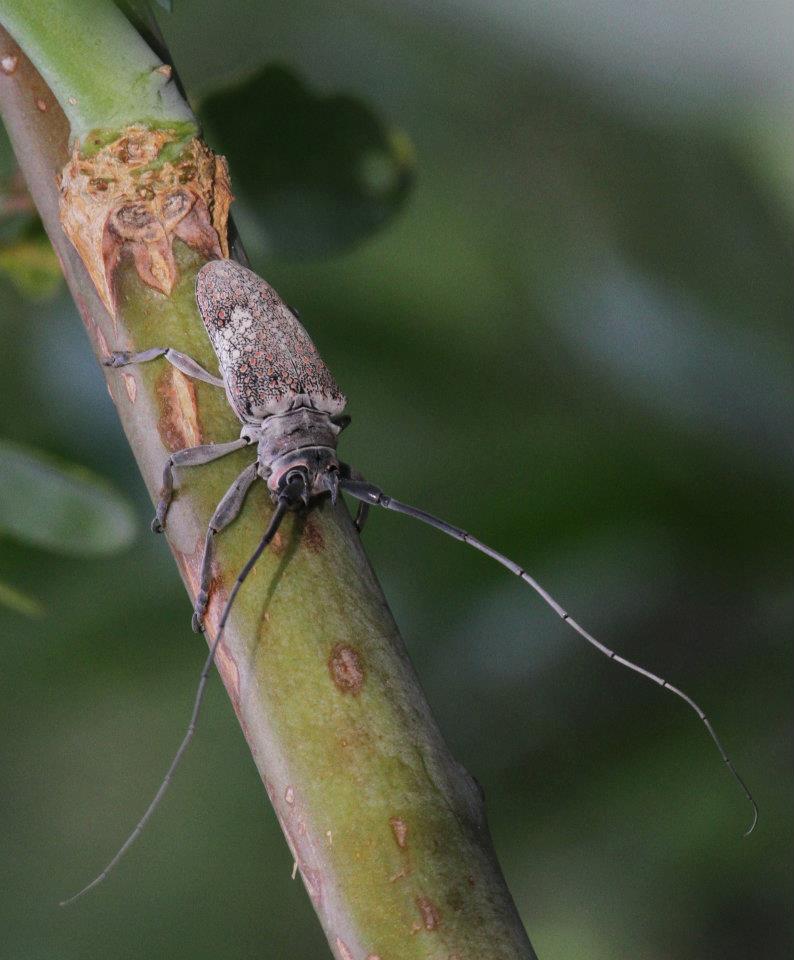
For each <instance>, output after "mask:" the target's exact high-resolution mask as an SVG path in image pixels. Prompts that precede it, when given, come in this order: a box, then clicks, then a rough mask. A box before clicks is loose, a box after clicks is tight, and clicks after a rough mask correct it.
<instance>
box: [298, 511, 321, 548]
mask: <svg viewBox="0 0 794 960" xmlns="http://www.w3.org/2000/svg"><path fill="white" fill-rule="evenodd" d="M301 539H302V540H303V543H304V544H305V545H306V548H307V549H308V550H311V552H312V553H320V552H321V551H322V549H323V548H324V547H325V537H323V535H322V531H321V530H320V528H319V527H318V526H317V524H316V523H315V522H314V521H313V520H312V519H311V518H309V519H307V520H306V523H305V524H304V526H303V536H302V538H301Z"/></svg>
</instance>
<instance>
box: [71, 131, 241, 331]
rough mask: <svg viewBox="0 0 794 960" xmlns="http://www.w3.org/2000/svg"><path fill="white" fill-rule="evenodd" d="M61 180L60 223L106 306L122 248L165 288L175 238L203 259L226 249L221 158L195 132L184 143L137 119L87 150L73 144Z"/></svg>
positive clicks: (170, 283) (172, 269) (111, 305)
mask: <svg viewBox="0 0 794 960" xmlns="http://www.w3.org/2000/svg"><path fill="white" fill-rule="evenodd" d="M174 147H176V148H177V151H178V152H177V156H176V157H175V158H174V159H168V156H169V148H170V149H171V150H172V149H173V148H174ZM59 182H60V191H61V224H62V226H63V229H64V231H65V233H66V235H67V236H68V237H69V239H70V240H71V241H72V243H73V244H74V246H75V247H76V249H77V251H78V253H79V254H80V258H81V260H82V261H83V263H84V264H85V267H86V269H87V270H88V272H89V274H90V276H91V279H92V280H93V281H94V286H95V287H96V288H97V291H98V292H99V295H100V297H101V298H102V302H103V303H104V305H105V307H106V308H107V310H108V312H110V313H111V314H112V313H115V309H116V306H115V297H114V292H113V291H114V284H113V276H114V273H115V271H116V269H117V267H118V264H119V261H120V260H121V256H122V254H123V253H124V252H127V251H128V252H129V253H130V254H131V255H132V257H133V260H134V262H135V267H136V269H137V271H138V276H139V277H140V278H141V280H142V281H143V282H144V283H145V284H147V286H150V287H151V288H152V289H154V290H159V291H160V293H163V294H165V295H166V296H170V294H171V293H172V291H173V289H174V285H175V283H176V280H177V266H176V260H175V259H174V249H173V248H174V240H176V239H177V238H179V239H180V240H182V241H183V242H184V243H185V244H187V246H189V247H190V248H191V249H193V250H195V251H197V252H198V253H199V254H200V255H201V256H203V257H204V258H205V259H207V260H212V259H219V258H221V257H228V256H229V247H228V244H227V240H226V237H227V220H228V216H229V205H230V203H231V201H232V195H231V189H230V186H229V176H228V171H227V167H226V161H225V159H224V158H223V157H219V156H216V155H215V154H214V153H213V152H212V151H211V150H210V149H209V148H208V147H207V146H206V145H205V144H204V143H203V142H202V141H201V140H199V139H197V138H195V137H194V138H193V139H191V140H190V141H188V142H187V143H182V142H180V136H179V134H177V133H175V132H174V131H168V130H147V129H146V128H145V127H142V126H135V127H129V128H128V129H127V130H126V131H125V132H124V134H123V135H122V136H120V137H119V138H118V139H116V140H115V141H114V142H113V143H110V144H108V145H106V146H104V147H102V148H101V149H100V150H98V152H96V153H94V154H92V155H91V156H90V157H86V156H85V155H84V154H83V152H82V149H81V147H80V146H78V145H77V144H75V146H74V148H73V151H72V156H71V157H70V159H69V161H68V163H67V164H66V165H65V166H64V169H63V172H62V173H61V175H60V181H59Z"/></svg>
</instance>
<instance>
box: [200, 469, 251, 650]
mask: <svg viewBox="0 0 794 960" xmlns="http://www.w3.org/2000/svg"><path fill="white" fill-rule="evenodd" d="M257 466H258V464H257V462H256V461H255V462H254V463H252V464H251V465H250V467H246V468H245V470H243V472H242V473H241V474H240V476H239V477H238V478H237V479H236V480H235V481H234V483H233V484H232V485H231V486H230V487H229V489H228V490H227V491H226V493H225V494H224V495H223V499H222V500H221V502H220V503H219V504H218V506H217V507H216V509H215V513H213V515H212V519H211V520H210V523H209V526H208V527H207V538H206V540H205V541H204V556H203V557H202V558H201V583H200V585H199V590H198V593H197V594H196V604H195V606H194V608H193V623H192V625H193V629H194V630H195V631H196V633H200V632H201V631H202V630H203V629H204V625H203V620H204V614H205V613H206V612H207V603H208V602H209V591H210V584H211V582H212V545H213V541H214V540H215V535H216V534H218V533H220V532H221V530H225V529H226V527H228V526H229V524H230V523H232V521H234V520H236V519H237V515H238V514H239V513H240V510H241V509H242V506H243V502H244V501H245V496H246V494H247V493H248V491H249V489H250V487H251V484H252V483H253V482H254V480H256V468H257Z"/></svg>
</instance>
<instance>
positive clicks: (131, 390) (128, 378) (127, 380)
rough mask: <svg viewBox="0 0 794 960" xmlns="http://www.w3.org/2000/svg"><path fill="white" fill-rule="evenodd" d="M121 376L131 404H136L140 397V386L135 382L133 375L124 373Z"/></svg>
mask: <svg viewBox="0 0 794 960" xmlns="http://www.w3.org/2000/svg"><path fill="white" fill-rule="evenodd" d="M121 376H122V379H123V380H124V389H125V390H126V391H127V396H128V397H129V398H130V403H135V398H136V397H137V396H138V385H137V383H136V382H135V377H133V376H132V374H131V373H122V375H121Z"/></svg>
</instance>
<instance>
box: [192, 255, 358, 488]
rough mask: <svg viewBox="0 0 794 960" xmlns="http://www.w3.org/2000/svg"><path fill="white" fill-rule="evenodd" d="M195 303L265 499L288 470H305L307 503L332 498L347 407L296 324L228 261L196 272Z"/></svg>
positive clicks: (253, 278) (267, 289) (262, 284)
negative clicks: (252, 451) (253, 447)
mask: <svg viewBox="0 0 794 960" xmlns="http://www.w3.org/2000/svg"><path fill="white" fill-rule="evenodd" d="M196 303H197V304H198V308H199V313H200V314H201V319H202V320H203V321H204V326H205V327H206V329H207V333H208V335H209V338H210V341H211V342H212V346H213V348H214V350H215V353H216V355H217V357H218V364H219V367H220V371H221V377H222V379H223V383H224V387H225V389H226V396H227V398H228V400H229V405H230V406H231V408H232V410H234V412H235V413H236V414H237V416H238V418H239V419H240V421H241V422H242V423H243V430H242V433H241V436H242V437H244V438H246V439H249V440H250V442H256V443H257V445H258V446H257V461H258V467H257V472H258V474H259V476H260V477H262V479H264V480H266V481H267V484H268V488H269V490H270V492H271V495H273V496H274V497H276V496H277V495H278V492H279V489H280V487H281V485H283V482H284V478H285V477H286V476H287V475H288V474H289V471H290V470H293V469H303V470H305V471H306V474H307V480H308V490H307V492H308V493H309V495H317V494H320V493H323V492H325V491H328V492H330V493H331V494H332V495H333V496H334V498H335V497H336V490H337V486H338V472H339V461H338V459H337V457H336V440H337V437H338V435H339V433H340V432H341V430H342V428H343V421H342V420H341V414H342V411H343V410H344V408H345V403H346V402H347V401H346V398H345V396H344V395H343V394H342V392H341V391H340V389H339V387H338V386H337V384H336V381H335V380H334V378H333V376H332V375H331V372H330V370H329V369H328V367H327V366H326V365H325V363H323V361H322V359H321V357H320V355H319V353H318V352H317V348H316V347H315V345H314V344H313V343H312V340H311V338H310V337H309V335H308V333H307V332H306V331H305V330H304V328H303V326H302V325H301V323H300V321H299V320H298V319H297V317H296V316H295V314H294V313H293V312H292V311H291V310H290V309H289V307H288V306H287V305H286V304H285V303H284V301H283V300H282V299H281V298H280V297H279V295H278V294H277V293H276V291H275V290H274V289H273V288H272V287H271V286H270V284H269V283H267V282H266V281H265V280H263V279H262V278H261V277H258V276H257V275H256V274H255V273H253V272H252V271H251V270H248V269H246V268H245V267H243V266H240V264H238V263H235V262H234V261H233V260H213V261H211V262H210V263H207V264H205V265H204V266H203V267H202V268H201V270H200V271H199V273H198V275H197V277H196Z"/></svg>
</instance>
